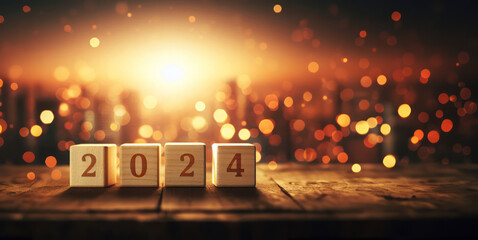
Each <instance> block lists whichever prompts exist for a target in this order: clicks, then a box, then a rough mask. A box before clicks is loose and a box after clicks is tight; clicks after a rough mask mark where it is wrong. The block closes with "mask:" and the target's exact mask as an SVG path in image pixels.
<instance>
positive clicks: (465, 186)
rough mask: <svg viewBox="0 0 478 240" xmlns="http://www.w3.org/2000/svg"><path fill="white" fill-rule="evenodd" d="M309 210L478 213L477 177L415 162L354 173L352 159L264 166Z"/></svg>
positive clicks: (370, 167)
mask: <svg viewBox="0 0 478 240" xmlns="http://www.w3.org/2000/svg"><path fill="white" fill-rule="evenodd" d="M264 171H265V172H266V174H267V175H269V176H272V178H273V180H274V181H275V182H276V183H278V184H279V185H280V186H281V188H283V190H284V191H286V192H287V193H288V194H289V195H290V196H292V197H293V198H294V200H296V201H297V202H298V204H300V205H301V206H302V207H303V208H304V209H306V210H307V211H317V212H330V213H334V214H338V215H340V214H344V213H357V214H362V216H363V217H367V216H371V215H376V213H390V212H395V213H399V215H400V216H402V217H410V216H412V217H415V216H421V215H422V214H423V212H428V211H431V212H436V213H437V214H438V215H440V216H441V215H442V213H446V212H449V213H450V215H457V214H470V213H473V214H477V213H478V207H477V206H476V204H474V203H475V202H476V199H478V179H477V177H476V175H475V176H472V175H471V174H466V173H463V172H462V171H459V170H457V169H454V168H450V167H440V166H437V165H434V164H431V166H424V165H417V166H410V167H398V168H397V169H391V170H390V169H385V168H384V167H383V166H381V165H378V164H364V165H362V172H360V173H358V174H355V173H352V172H351V171H350V165H335V166H332V167H328V166H324V165H319V166H307V167H297V166H291V165H284V166H280V168H279V169H277V170H276V171H270V170H267V169H264Z"/></svg>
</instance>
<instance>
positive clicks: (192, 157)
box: [179, 153, 194, 177]
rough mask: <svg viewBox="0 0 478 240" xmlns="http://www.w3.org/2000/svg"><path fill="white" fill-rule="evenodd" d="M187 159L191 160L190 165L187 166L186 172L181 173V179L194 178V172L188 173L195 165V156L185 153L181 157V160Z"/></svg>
mask: <svg viewBox="0 0 478 240" xmlns="http://www.w3.org/2000/svg"><path fill="white" fill-rule="evenodd" d="M186 157H188V158H189V163H188V165H187V166H186V168H184V170H183V171H182V172H181V174H180V175H179V176H181V177H194V171H192V172H189V173H188V172H187V171H188V170H189V169H190V168H191V167H192V166H193V164H194V156H193V155H192V154H190V153H185V154H183V155H181V157H180V160H181V161H184V159H185V158H186Z"/></svg>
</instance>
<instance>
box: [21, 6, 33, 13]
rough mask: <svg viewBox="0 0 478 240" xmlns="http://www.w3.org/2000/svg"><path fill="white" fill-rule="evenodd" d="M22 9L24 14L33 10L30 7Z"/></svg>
mask: <svg viewBox="0 0 478 240" xmlns="http://www.w3.org/2000/svg"><path fill="white" fill-rule="evenodd" d="M22 9H23V12H24V13H29V12H30V11H31V10H32V8H31V7H30V6H28V5H25V6H23V8H22Z"/></svg>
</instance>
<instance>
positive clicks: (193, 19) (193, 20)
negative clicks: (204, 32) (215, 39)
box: [188, 16, 196, 23]
mask: <svg viewBox="0 0 478 240" xmlns="http://www.w3.org/2000/svg"><path fill="white" fill-rule="evenodd" d="M188 20H189V22H190V23H195V22H196V17H195V16H189V18H188Z"/></svg>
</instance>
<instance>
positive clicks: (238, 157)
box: [227, 153, 244, 177]
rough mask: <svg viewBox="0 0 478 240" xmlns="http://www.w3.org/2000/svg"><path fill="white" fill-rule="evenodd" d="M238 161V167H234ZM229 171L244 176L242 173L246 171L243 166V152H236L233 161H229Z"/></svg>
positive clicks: (237, 175)
mask: <svg viewBox="0 0 478 240" xmlns="http://www.w3.org/2000/svg"><path fill="white" fill-rule="evenodd" d="M234 162H236V168H235V169H234V168H233V166H232V165H233V164H234ZM227 172H235V173H236V177H242V173H243V172H244V168H241V154H240V153H236V154H235V155H234V157H233V158H232V160H231V162H230V163H229V166H227Z"/></svg>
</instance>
